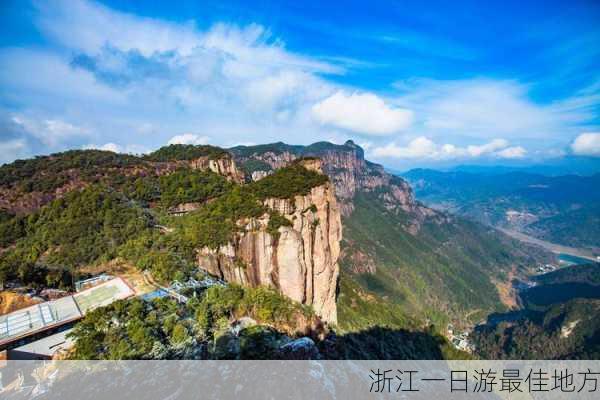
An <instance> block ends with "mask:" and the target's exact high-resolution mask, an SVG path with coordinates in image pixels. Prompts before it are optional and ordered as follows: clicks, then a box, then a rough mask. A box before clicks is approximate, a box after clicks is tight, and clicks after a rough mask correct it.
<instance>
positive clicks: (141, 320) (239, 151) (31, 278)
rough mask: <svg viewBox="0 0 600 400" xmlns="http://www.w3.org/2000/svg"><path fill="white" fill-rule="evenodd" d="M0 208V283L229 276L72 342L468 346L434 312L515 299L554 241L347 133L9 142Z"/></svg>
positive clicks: (362, 352) (207, 353) (343, 349)
mask: <svg viewBox="0 0 600 400" xmlns="http://www.w3.org/2000/svg"><path fill="white" fill-rule="evenodd" d="M0 208H1V209H2V212H1V220H0V221H1V222H0V233H1V238H2V242H1V243H0V246H1V247H2V252H1V253H0V278H1V280H2V282H4V283H11V284H14V283H15V282H18V283H19V284H21V285H28V286H30V287H61V288H66V289H72V287H71V285H72V282H73V280H75V279H79V278H82V277H85V276H88V275H89V274H90V272H89V271H91V270H93V271H95V272H99V271H105V272H109V273H110V272H113V271H112V270H111V269H112V268H114V266H115V265H126V266H129V267H131V268H132V269H133V270H137V271H145V273H148V274H150V275H151V277H152V279H153V280H155V281H156V282H163V283H168V282H170V281H172V280H174V279H178V280H182V279H186V278H187V277H190V276H191V277H193V276H195V275H196V274H197V273H198V271H204V272H207V273H209V274H211V275H213V276H216V277H218V278H221V279H223V280H225V281H227V282H228V283H229V286H227V287H226V288H211V289H210V290H209V291H207V293H205V294H204V295H203V297H202V298H201V300H200V301H199V302H196V301H194V302H191V303H190V304H188V305H186V306H181V305H179V306H175V305H173V304H170V303H168V301H167V300H165V299H163V300H161V301H158V302H155V303H153V305H152V307H153V308H152V309H151V310H148V309H145V310H144V309H143V308H141V309H140V308H139V305H138V304H139V301H138V300H132V301H130V302H129V303H127V305H126V308H122V306H111V307H107V308H105V309H99V310H98V311H97V312H94V313H91V314H90V315H89V316H87V317H86V323H82V324H79V325H78V327H77V329H76V333H75V337H76V339H77V343H78V345H77V346H76V348H77V353H75V357H79V358H127V357H134V358H135V357H142V356H144V357H150V354H152V356H151V357H159V355H162V356H161V357H180V358H181V357H183V358H187V357H209V358H222V357H226V358H228V357H242V358H244V357H253V356H251V354H254V356H256V353H255V350H257V349H256V348H255V346H259V345H260V346H266V347H265V348H266V349H267V350H268V349H270V350H273V351H266V350H265V351H263V352H262V353H261V352H260V351H259V353H261V354H267V355H268V354H271V355H272V356H273V357H275V356H276V354H277V356H281V348H284V347H285V345H286V343H289V342H290V341H291V340H294V338H298V337H300V336H309V337H310V338H311V340H313V341H315V342H316V346H317V347H318V351H317V353H318V354H320V355H319V357H325V358H441V357H463V356H464V355H460V354H459V352H457V351H455V350H454V349H452V348H451V346H449V344H448V342H447V341H446V340H445V339H444V338H443V335H442V334H443V333H444V331H445V325H446V324H447V323H448V322H453V323H454V324H457V325H459V326H468V325H471V324H472V323H474V322H477V321H480V320H482V319H484V318H485V317H486V316H487V315H488V314H490V313H492V312H501V311H505V310H507V309H508V308H510V307H512V306H514V301H515V296H514V293H513V292H512V290H511V287H510V282H511V280H512V279H513V278H514V277H519V276H522V275H526V274H527V273H528V272H530V271H531V270H532V269H533V268H534V267H535V266H536V265H537V264H538V263H540V262H547V261H549V260H551V259H552V258H553V256H552V255H551V254H549V253H547V252H545V251H543V250H541V249H539V248H535V247H532V246H528V245H524V244H522V243H519V242H517V241H515V240H513V239H511V238H509V237H508V236H506V235H504V234H502V233H500V232H498V231H497V230H495V229H492V228H490V227H486V226H484V225H481V224H478V223H476V222H471V221H469V220H466V219H463V218H462V217H458V216H454V215H452V214H449V213H446V212H443V211H437V210H434V209H432V208H429V207H427V206H425V205H424V204H422V203H420V202H419V201H416V200H415V197H414V194H413V191H412V189H411V187H410V186H409V184H408V183H407V182H406V181H405V180H404V179H402V178H399V177H397V176H394V175H391V174H389V173H387V172H385V170H384V168H383V167H382V166H380V165H378V164H374V163H371V162H369V161H367V160H365V158H364V152H363V150H362V148H360V147H359V146H357V145H356V144H355V143H353V142H351V141H348V142H346V143H345V144H344V145H335V144H331V143H327V142H319V143H315V144H313V145H310V146H293V145H287V144H284V143H274V144H268V145H259V146H238V147H234V148H231V149H221V148H216V147H212V146H193V145H170V146H166V147H163V148H161V149H159V150H157V151H155V152H153V153H150V154H147V155H144V156H133V155H124V154H116V153H112V152H105V151H98V150H73V151H68V152H65V153H59V154H53V155H51V156H43V157H37V158H35V159H31V160H20V161H16V162H14V163H12V164H8V165H4V166H2V167H0ZM169 310H171V311H169ZM176 310H179V311H176ZM174 311H176V315H178V316H179V317H177V318H176V319H175V320H173V319H172V318H171V317H169V315H170V314H169V313H171V312H174ZM148 312H150V316H152V317H150V316H149V315H147V314H146V313H148ZM142 314H143V315H142ZM119 315H120V316H119ZM119 318H126V319H125V320H127V319H128V318H129V319H131V320H132V321H134V320H135V321H136V322H135V327H132V326H131V325H130V324H129V323H128V324H125V323H123V324H118V325H116V326H113V325H111V322H110V321H114V320H118V319H119ZM149 318H150V319H149ZM152 318H153V319H152ZM245 318H246V319H245ZM125 320H124V321H125ZM167 320H168V321H170V322H166V321H167ZM248 320H252V321H254V322H253V324H252V326H249V327H248V329H244V332H245V334H246V336H244V335H239V334H236V335H234V334H232V332H234V331H235V329H238V328H235V326H238V325H239V324H242V325H243V323H244V322H243V321H248ZM151 321H154V322H151ZM240 321H241V322H240ZM131 323H133V322H131ZM107 324H108V325H107ZM255 324H257V325H255ZM100 326H103V327H104V328H100ZM126 326H129V328H126ZM91 327H96V328H93V329H92V328H91ZM100 331H101V332H104V334H102V335H101V336H98V334H97V332H100ZM236 332H237V331H236ZM190 343H191V344H190ZM244 343H245V344H246V345H248V346H250V347H249V348H245V347H244ZM374 343H380V344H381V345H376V346H374ZM127 346H130V347H127ZM156 346H158V347H157V348H156V349H155V348H154V347H156ZM260 346H259V347H258V348H259V349H260V348H261V347H260ZM125 348H130V349H131V353H130V352H129V350H127V351H125V350H124V349H125ZM100 349H104V350H100ZM236 349H237V350H236ZM244 349H246V350H244ZM154 350H155V351H154ZM159 350H160V351H159ZM263 350H264V349H263ZM286 354H287V353H286ZM287 355H288V356H289V354H287Z"/></svg>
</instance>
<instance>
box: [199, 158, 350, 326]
mask: <svg viewBox="0 0 600 400" xmlns="http://www.w3.org/2000/svg"><path fill="white" fill-rule="evenodd" d="M314 163H315V165H314V166H313V167H314V168H318V167H319V163H318V161H316V160H315V161H314ZM306 166H307V168H310V166H309V165H306ZM264 204H265V206H267V207H268V208H269V209H270V210H272V211H275V212H277V213H279V214H281V215H282V216H283V217H285V218H286V220H287V221H289V226H287V225H281V226H279V228H277V229H276V231H274V230H273V229H272V228H271V229H270V227H269V225H270V224H269V222H270V218H272V217H270V216H269V214H268V213H266V214H264V215H263V216H262V217H260V218H253V219H248V220H243V221H239V222H238V224H239V225H241V226H243V227H244V229H243V230H242V233H239V234H237V235H236V236H235V238H234V239H233V240H232V241H231V242H230V243H228V244H227V245H224V246H221V247H219V248H218V249H216V250H215V249H210V248H202V249H200V250H199V251H198V265H199V266H200V267H201V268H203V269H205V270H206V271H208V272H209V273H211V274H213V275H216V276H219V277H221V278H223V279H225V280H227V281H229V282H236V283H240V284H242V285H247V286H252V287H255V286H260V285H266V286H271V287H275V288H277V289H278V290H280V291H281V293H283V294H285V295H286V296H288V297H290V298H291V299H293V300H295V301H298V302H300V303H303V304H307V305H311V306H312V307H313V308H314V310H315V312H316V313H317V315H319V316H320V317H321V318H322V319H323V320H325V321H327V322H330V323H336V322H337V311H336V303H335V302H336V288H337V279H338V274H339V266H338V257H339V254H340V241H341V238H342V225H341V218H340V209H339V206H338V203H337V200H336V197H335V192H334V188H333V186H332V185H331V184H330V183H326V184H324V185H321V186H317V187H314V188H312V190H311V191H310V193H308V194H306V195H304V196H296V197H295V198H293V199H276V198H269V199H266V200H265V203H264Z"/></svg>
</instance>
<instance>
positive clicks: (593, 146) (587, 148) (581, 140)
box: [571, 132, 600, 156]
mask: <svg viewBox="0 0 600 400" xmlns="http://www.w3.org/2000/svg"><path fill="white" fill-rule="evenodd" d="M571 149H572V150H573V153H575V154H578V155H585V156H600V132H589V133H582V134H581V135H579V136H577V137H576V138H575V140H574V141H573V143H572V144H571Z"/></svg>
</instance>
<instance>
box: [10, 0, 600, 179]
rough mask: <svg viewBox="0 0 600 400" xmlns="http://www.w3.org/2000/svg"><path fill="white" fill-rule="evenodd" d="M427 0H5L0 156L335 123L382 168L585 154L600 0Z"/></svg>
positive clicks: (592, 111) (141, 146)
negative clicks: (340, 1) (272, 0)
mask: <svg viewBox="0 0 600 400" xmlns="http://www.w3.org/2000/svg"><path fill="white" fill-rule="evenodd" d="M323 3H327V4H323ZM424 3H425V2H400V1H373V2H364V1H360V2H358V1H356V2H354V1H347V2H344V3H334V2H271V1H258V2H253V4H251V5H250V4H249V2H247V1H240V2H231V1H215V2H201V1H194V2H164V1H147V2H141V1H136V2H122V1H103V2H93V1H87V0H71V1H50V2H47V1H33V2H30V3H28V2H26V1H4V2H2V4H1V5H0V33H1V34H0V162H9V161H12V160H14V159H16V158H24V157H30V156H32V155H36V154H46V153H50V152H55V151H61V150H64V149H67V148H91V147H94V148H104V149H109V150H115V151H124V152H133V153H139V152H145V151H149V150H152V149H155V148H157V147H159V146H162V145H165V144H167V143H198V144H200V143H210V144H215V145H220V146H232V145H236V144H240V143H243V144H250V143H266V142H273V141H278V140H282V141H285V142H288V143H294V144H308V143H311V142H314V141H318V140H329V141H333V142H340V143H341V142H344V141H345V140H346V139H353V140H354V141H356V142H357V143H359V144H362V145H363V146H364V147H365V149H366V152H367V157H368V158H370V159H373V160H376V161H379V162H382V163H384V164H385V165H386V166H389V167H392V168H407V167H414V166H423V165H429V166H431V165H433V166H435V165H446V166H447V165H453V164H465V163H497V164H507V163H533V162H539V161H540V160H543V159H546V158H552V157H562V156H566V155H572V154H576V155H585V156H592V157H598V156H600V72H599V71H600V3H598V2H595V1H569V2H564V1H562V2H553V1H544V2H539V3H536V2H523V1H520V2H506V1H504V2H497V3H496V4H492V3H491V2H460V3H459V2H447V1H445V2H439V3H438V2H427V4H424ZM484 3H485V4H484Z"/></svg>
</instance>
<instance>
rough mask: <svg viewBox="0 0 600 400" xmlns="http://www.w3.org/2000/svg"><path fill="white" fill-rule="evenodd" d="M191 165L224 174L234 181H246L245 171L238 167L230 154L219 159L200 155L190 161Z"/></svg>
mask: <svg viewBox="0 0 600 400" xmlns="http://www.w3.org/2000/svg"><path fill="white" fill-rule="evenodd" d="M190 165H191V167H192V168H196V169H201V170H209V171H212V172H214V173H215V174H219V175H222V176H224V177H226V178H227V179H229V180H231V181H233V182H238V183H243V182H244V174H243V172H242V171H240V170H239V169H238V168H237V165H236V163H235V160H234V159H233V158H232V157H230V156H226V157H221V158H218V159H212V158H210V157H208V156H205V157H200V158H197V159H195V160H192V161H190Z"/></svg>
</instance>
